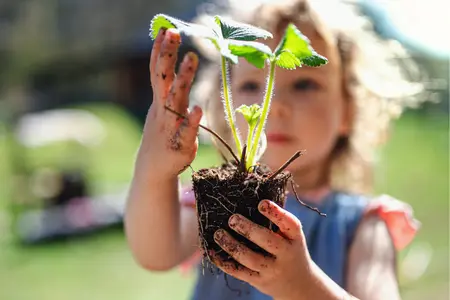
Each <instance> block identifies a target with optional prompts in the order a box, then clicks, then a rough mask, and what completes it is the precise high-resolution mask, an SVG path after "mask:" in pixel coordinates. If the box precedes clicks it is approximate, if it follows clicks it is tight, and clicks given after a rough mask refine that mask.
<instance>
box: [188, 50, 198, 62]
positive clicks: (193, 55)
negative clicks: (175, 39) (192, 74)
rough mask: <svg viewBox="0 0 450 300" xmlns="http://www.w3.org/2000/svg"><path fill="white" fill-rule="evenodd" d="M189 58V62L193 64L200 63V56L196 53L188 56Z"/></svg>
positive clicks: (190, 53)
mask: <svg viewBox="0 0 450 300" xmlns="http://www.w3.org/2000/svg"><path fill="white" fill-rule="evenodd" d="M187 56H188V57H189V60H190V61H192V63H194V64H195V63H197V62H198V56H197V54H195V53H194V52H189V53H188V54H187Z"/></svg>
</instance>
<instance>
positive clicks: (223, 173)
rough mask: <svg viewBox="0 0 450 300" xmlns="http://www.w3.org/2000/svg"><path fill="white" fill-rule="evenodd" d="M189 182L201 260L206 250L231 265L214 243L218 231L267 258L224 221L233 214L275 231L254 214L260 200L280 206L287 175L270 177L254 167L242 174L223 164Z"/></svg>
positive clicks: (284, 192)
mask: <svg viewBox="0 0 450 300" xmlns="http://www.w3.org/2000/svg"><path fill="white" fill-rule="evenodd" d="M271 175H272V176H271ZM192 179H193V189H194V193H195V197H196V200H197V201H196V206H197V216H198V226H199V234H200V241H201V247H202V248H203V249H204V250H205V251H204V253H205V254H204V256H205V258H206V257H207V253H208V251H210V250H213V251H214V252H215V253H216V254H217V255H219V256H220V257H221V258H222V259H223V260H224V261H233V262H235V261H234V259H233V258H231V257H230V256H229V255H228V254H227V253H226V252H225V251H223V250H222V249H221V248H220V246H219V245H218V244H217V243H216V242H215V241H214V233H215V232H216V230H218V229H220V228H222V229H225V230H226V231H228V232H229V233H230V234H231V235H232V236H233V237H234V238H235V239H236V240H238V241H239V242H241V243H242V244H244V245H246V246H247V247H249V248H250V249H252V250H253V251H255V252H257V253H262V254H264V255H269V254H268V253H267V252H266V251H265V250H263V249H262V248H261V247H259V246H257V245H255V244H254V243H252V242H250V241H249V240H247V239H246V238H245V237H243V236H241V235H240V234H238V233H236V232H235V231H234V230H231V229H230V227H229V226H228V219H229V218H230V216H231V215H233V214H241V215H243V216H244V217H246V218H248V219H250V220H252V221H253V222H254V223H257V224H259V225H261V226H264V227H266V228H269V229H271V230H272V231H274V232H277V231H278V227H277V226H276V225H275V224H273V223H272V222H270V221H269V220H268V219H267V218H266V217H265V216H263V215H262V214H261V213H260V212H259V211H258V204H259V202H260V201H261V200H264V199H268V200H271V201H273V202H275V203H276V204H278V205H279V206H281V207H284V204H285V199H286V185H287V182H288V181H289V179H291V174H290V173H288V172H280V173H278V174H277V175H276V176H273V173H272V172H271V170H270V169H269V168H268V167H267V166H265V165H260V166H258V167H257V168H256V170H255V171H254V172H242V170H241V168H239V167H238V166H237V165H236V164H232V163H227V164H223V165H222V166H220V167H216V168H208V169H201V170H199V171H197V172H194V173H193V175H192ZM236 264H237V262H236Z"/></svg>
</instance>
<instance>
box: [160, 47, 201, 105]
mask: <svg viewBox="0 0 450 300" xmlns="http://www.w3.org/2000/svg"><path fill="white" fill-rule="evenodd" d="M197 67H198V57H197V55H196V54H195V53H193V52H189V53H188V54H187V55H185V57H184V59H183V62H182V63H181V65H180V69H179V72H178V75H177V77H176V79H175V82H174V83H173V85H172V88H171V89H170V93H169V98H168V100H167V105H168V106H169V107H171V108H172V109H174V110H175V111H178V112H180V113H185V112H186V109H187V107H188V104H189V92H190V90H191V86H192V82H193V80H194V76H195V72H196V70H197Z"/></svg>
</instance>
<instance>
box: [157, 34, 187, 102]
mask: <svg viewBox="0 0 450 300" xmlns="http://www.w3.org/2000/svg"><path fill="white" fill-rule="evenodd" d="M180 43H181V37H180V34H179V32H178V31H177V30H175V29H172V28H171V29H168V30H167V31H166V34H165V36H164V41H163V42H162V45H161V49H160V51H159V55H158V60H157V62H156V68H155V76H156V79H155V84H154V86H155V90H154V92H155V94H156V95H157V98H158V100H159V101H162V102H164V103H165V102H166V100H167V97H168V94H169V90H170V87H171V86H172V84H173V81H174V79H175V65H176V62H177V57H178V47H179V46H180Z"/></svg>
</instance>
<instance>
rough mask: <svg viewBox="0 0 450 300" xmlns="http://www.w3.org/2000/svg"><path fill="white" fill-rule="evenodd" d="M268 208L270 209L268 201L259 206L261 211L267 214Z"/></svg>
mask: <svg viewBox="0 0 450 300" xmlns="http://www.w3.org/2000/svg"><path fill="white" fill-rule="evenodd" d="M268 208H269V203H268V202H267V200H262V201H261V202H259V205H258V209H259V211H261V212H266V211H267V209H268Z"/></svg>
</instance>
